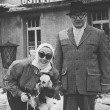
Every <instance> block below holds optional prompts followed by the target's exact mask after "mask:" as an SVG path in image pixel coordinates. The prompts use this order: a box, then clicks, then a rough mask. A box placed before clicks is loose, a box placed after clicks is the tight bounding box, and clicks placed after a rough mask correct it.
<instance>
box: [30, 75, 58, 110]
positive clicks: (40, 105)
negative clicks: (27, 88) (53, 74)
mask: <svg viewBox="0 0 110 110" xmlns="http://www.w3.org/2000/svg"><path fill="white" fill-rule="evenodd" d="M35 89H36V90H37V93H38V94H37V96H32V95H31V96H30V101H29V103H30V105H31V106H32V107H33V108H34V109H35V108H37V109H39V110H50V109H51V108H52V106H53V105H55V104H56V100H57V99H55V96H56V93H57V92H56V90H55V89H54V88H53V83H52V81H51V78H50V76H49V75H48V74H43V75H42V76H41V77H40V81H39V82H38V83H37V84H36V88H35ZM57 95H59V94H57Z"/></svg>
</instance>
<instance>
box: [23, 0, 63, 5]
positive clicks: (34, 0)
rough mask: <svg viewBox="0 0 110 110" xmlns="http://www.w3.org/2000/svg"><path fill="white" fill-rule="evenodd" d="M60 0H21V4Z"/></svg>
mask: <svg viewBox="0 0 110 110" xmlns="http://www.w3.org/2000/svg"><path fill="white" fill-rule="evenodd" d="M56 1H62V0H21V3H22V4H35V3H47V2H56Z"/></svg>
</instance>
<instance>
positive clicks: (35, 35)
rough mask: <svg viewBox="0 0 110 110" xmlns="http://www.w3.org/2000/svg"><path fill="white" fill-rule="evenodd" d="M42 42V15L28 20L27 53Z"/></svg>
mask: <svg viewBox="0 0 110 110" xmlns="http://www.w3.org/2000/svg"><path fill="white" fill-rule="evenodd" d="M40 44H41V27H40V17H36V18H32V19H29V20H27V52H28V53H27V54H29V53H30V51H31V50H35V49H36V48H37V47H38V46H39V45H40Z"/></svg>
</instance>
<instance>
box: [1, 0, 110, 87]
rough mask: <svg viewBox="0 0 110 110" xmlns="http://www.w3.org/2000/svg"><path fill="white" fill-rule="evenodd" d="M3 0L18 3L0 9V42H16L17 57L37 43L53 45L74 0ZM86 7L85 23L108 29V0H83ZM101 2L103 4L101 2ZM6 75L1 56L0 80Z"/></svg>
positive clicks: (109, 4) (36, 45)
mask: <svg viewBox="0 0 110 110" xmlns="http://www.w3.org/2000/svg"><path fill="white" fill-rule="evenodd" d="M18 1H19V2H16V1H15V0H6V1H5V3H11V4H13V5H17V6H11V7H8V8H9V10H8V11H4V12H1V13H0V44H4V43H6V42H7V41H10V42H12V43H15V44H17V45H19V46H18V47H17V55H16V59H23V58H26V57H28V56H29V54H30V52H31V50H35V49H36V48H37V47H38V45H39V44H40V43H43V42H48V43H50V44H52V45H53V46H54V48H55V42H56V36H57V34H58V32H59V31H61V30H63V29H65V28H68V27H70V26H71V21H70V19H69V17H68V16H67V15H66V13H68V11H69V5H70V3H71V1H74V0H18ZM83 2H84V3H85V4H86V5H87V7H88V23H89V24H90V25H93V26H95V27H97V28H100V29H104V30H105V31H106V33H107V34H108V33H109V27H110V2H109V0H108V1H107V0H93V1H92V0H90V1H89V2H88V0H83ZM103 4H104V5H103ZM4 75H5V71H4V68H3V66H2V62H1V58H0V84H1V85H2V80H3V77H4Z"/></svg>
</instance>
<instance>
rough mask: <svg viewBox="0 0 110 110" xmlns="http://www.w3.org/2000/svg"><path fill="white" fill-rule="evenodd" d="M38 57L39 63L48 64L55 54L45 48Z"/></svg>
mask: <svg viewBox="0 0 110 110" xmlns="http://www.w3.org/2000/svg"><path fill="white" fill-rule="evenodd" d="M38 56H39V62H40V63H42V64H46V63H48V62H49V61H50V60H51V58H52V56H53V53H52V50H51V49H50V48H49V47H43V48H41V49H40V50H39V52H38Z"/></svg>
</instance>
